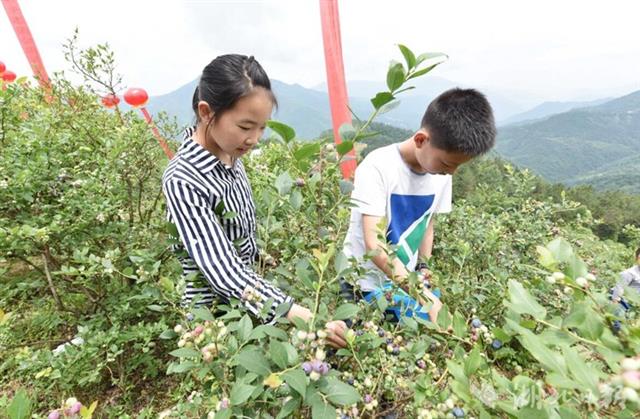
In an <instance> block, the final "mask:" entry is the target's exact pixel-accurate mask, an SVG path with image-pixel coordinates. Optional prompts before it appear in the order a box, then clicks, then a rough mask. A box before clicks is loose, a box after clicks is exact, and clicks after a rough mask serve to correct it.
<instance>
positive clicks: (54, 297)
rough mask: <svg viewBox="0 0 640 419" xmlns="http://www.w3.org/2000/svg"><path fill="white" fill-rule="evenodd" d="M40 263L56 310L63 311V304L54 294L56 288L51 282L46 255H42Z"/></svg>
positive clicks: (55, 293) (56, 294)
mask: <svg viewBox="0 0 640 419" xmlns="http://www.w3.org/2000/svg"><path fill="white" fill-rule="evenodd" d="M42 262H43V263H44V272H45V274H46V277H47V282H48V283H49V290H51V294H52V295H53V299H54V300H55V302H56V305H57V306H58V309H59V310H60V311H64V310H65V308H64V304H62V301H61V300H60V297H58V293H57V292H56V288H55V287H54V286H53V280H52V279H51V272H49V264H48V263H47V256H46V254H44V253H43V254H42Z"/></svg>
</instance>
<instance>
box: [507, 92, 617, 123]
mask: <svg viewBox="0 0 640 419" xmlns="http://www.w3.org/2000/svg"><path fill="white" fill-rule="evenodd" d="M610 100H612V98H605V99H597V100H592V101H588V102H543V103H541V104H540V105H538V106H536V107H535V108H533V109H530V110H528V111H526V112H522V113H519V114H516V115H513V116H511V117H509V118H507V119H505V120H502V121H501V122H500V125H510V124H515V123H521V122H530V121H533V120H536V119H542V118H544V117H547V116H550V115H553V114H557V113H563V112H567V111H570V110H572V109H576V108H586V107H589V106H596V105H599V104H601V103H605V102H608V101H610Z"/></svg>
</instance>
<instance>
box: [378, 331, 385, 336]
mask: <svg viewBox="0 0 640 419" xmlns="http://www.w3.org/2000/svg"><path fill="white" fill-rule="evenodd" d="M378 336H380V337H381V338H383V337H384V329H378Z"/></svg>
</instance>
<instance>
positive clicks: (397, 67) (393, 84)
mask: <svg viewBox="0 0 640 419" xmlns="http://www.w3.org/2000/svg"><path fill="white" fill-rule="evenodd" d="M404 77H405V74H404V67H403V66H402V64H401V63H399V62H397V61H391V64H390V65H389V70H388V71H387V87H388V88H389V90H390V91H391V92H393V91H394V90H396V89H398V88H399V87H400V86H402V83H404Z"/></svg>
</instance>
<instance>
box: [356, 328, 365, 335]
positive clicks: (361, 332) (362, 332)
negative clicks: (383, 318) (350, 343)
mask: <svg viewBox="0 0 640 419" xmlns="http://www.w3.org/2000/svg"><path fill="white" fill-rule="evenodd" d="M363 334H364V331H363V330H362V329H358V330H356V336H362V335H363Z"/></svg>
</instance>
